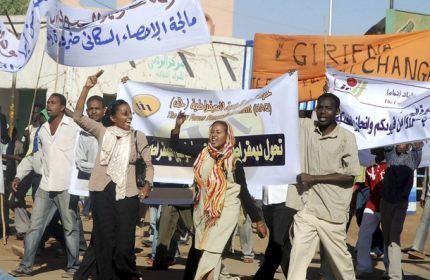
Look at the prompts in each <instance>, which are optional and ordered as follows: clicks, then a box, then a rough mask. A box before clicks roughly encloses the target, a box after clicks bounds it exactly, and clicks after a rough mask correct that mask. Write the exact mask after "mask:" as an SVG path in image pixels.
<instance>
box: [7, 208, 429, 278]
mask: <svg viewBox="0 0 430 280" xmlns="http://www.w3.org/2000/svg"><path fill="white" fill-rule="evenodd" d="M420 214H421V209H419V210H418V213H417V214H416V215H412V216H408V217H407V220H406V224H405V227H404V231H403V235H402V246H406V245H409V244H411V242H412V241H413V238H414V236H415V231H416V228H417V225H418V223H419V218H420ZM84 229H85V233H86V238H87V239H89V236H90V230H91V221H84ZM147 229H148V226H146V227H144V228H143V229H141V228H138V229H137V231H136V235H137V239H136V244H137V245H136V246H137V248H138V253H137V264H138V266H139V268H140V269H142V271H143V273H144V279H145V280H155V279H162V280H170V279H182V273H183V269H184V265H185V261H186V259H185V258H186V254H187V252H188V248H189V245H188V246H187V245H185V246H181V248H180V251H181V257H180V258H179V259H178V260H177V264H175V265H174V266H172V267H171V268H170V269H169V270H168V271H150V270H146V268H147V267H148V265H147V264H146V261H147V255H148V254H149V253H150V248H147V247H142V245H141V241H142V238H143V237H142V236H143V234H144V231H147ZM357 230H358V229H357V226H356V223H355V219H354V220H353V223H352V225H351V228H350V230H349V234H348V243H349V244H351V245H355V242H356V240H357ZM239 244H240V243H239V240H238V238H237V237H236V238H235V240H234V247H235V248H236V249H237V250H240V249H239V247H240V245H239ZM266 244H267V238H266V239H263V240H261V239H259V238H258V237H257V236H255V246H254V247H255V252H256V255H257V259H256V260H255V261H254V263H251V264H247V263H243V262H242V261H241V260H240V255H239V254H237V255H231V256H228V258H227V259H226V260H225V264H226V266H227V268H228V269H229V271H230V273H232V274H235V275H239V276H241V278H242V279H252V275H254V273H255V271H256V270H257V269H258V265H259V262H260V259H262V253H263V252H264V250H265V246H266ZM12 245H22V241H17V240H15V237H10V238H9V239H8V244H7V245H5V246H4V245H2V244H0V269H1V270H2V271H3V272H5V271H8V270H10V269H13V268H15V267H16V266H17V264H18V262H19V258H18V257H16V256H15V255H13V253H12V251H11V246H12ZM57 249H58V247H57V245H56V244H48V245H47V248H46V249H45V252H44V254H43V256H41V257H40V258H39V259H38V262H37V269H36V270H35V273H36V275H34V276H32V277H26V278H24V279H40V280H46V279H61V278H60V277H61V273H62V272H63V268H64V266H65V263H66V257H65V256H59V254H58V253H57V251H56V250H57ZM426 249H427V252H430V241H428V242H427V247H426ZM318 257H319V256H318V254H316V255H315V258H314V260H313V262H312V264H311V267H310V268H309V270H308V278H309V279H310V280H313V279H318V268H319V259H318ZM383 267H384V266H383V263H382V259H377V260H375V272H374V275H373V277H372V278H371V279H380V277H381V276H382V273H383V270H384V269H383ZM403 270H404V273H405V278H404V279H405V280H424V279H426V280H427V279H430V257H428V258H427V259H426V260H423V261H416V260H409V259H408V258H407V255H403ZM275 278H276V279H285V278H284V276H283V274H282V273H277V274H276V277H275ZM0 279H1V276H0Z"/></svg>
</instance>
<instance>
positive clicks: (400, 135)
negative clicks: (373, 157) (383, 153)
mask: <svg viewBox="0 0 430 280" xmlns="http://www.w3.org/2000/svg"><path fill="white" fill-rule="evenodd" d="M327 79H328V81H329V91H330V92H333V93H334V94H336V95H337V96H338V97H339V98H340V100H341V112H340V114H339V115H338V117H337V118H338V119H337V120H338V121H339V122H340V123H341V124H342V125H344V126H345V127H346V128H347V129H349V130H351V131H352V132H354V133H355V136H356V138H357V145H358V148H359V149H360V150H363V149H370V148H374V147H381V146H388V145H394V144H398V143H405V142H413V141H421V140H425V139H430V91H429V88H430V83H426V82H414V81H404V80H396V79H384V78H368V77H363V76H357V75H351V74H345V73H342V72H338V71H335V70H332V69H331V70H329V71H328V72H327Z"/></svg>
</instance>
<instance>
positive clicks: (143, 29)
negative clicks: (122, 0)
mask: <svg viewBox="0 0 430 280" xmlns="http://www.w3.org/2000/svg"><path fill="white" fill-rule="evenodd" d="M47 14H48V15H49V16H48V20H47V28H48V30H47V45H46V50H47V52H48V54H49V55H50V56H51V57H52V58H53V59H54V60H55V61H58V63H60V64H64V65H69V66H96V65H105V64H113V63H118V62H123V61H129V60H133V59H137V58H143V57H147V56H152V55H156V54H160V53H164V52H169V51H174V50H178V49H182V48H187V47H190V46H194V45H198V44H204V43H209V42H210V41H211V39H210V35H209V31H208V28H207V25H206V20H205V17H204V14H203V11H202V8H201V6H200V2H199V1H198V0H182V1H175V0H171V1H146V0H142V1H137V2H135V3H132V4H130V5H128V6H126V7H124V8H121V9H119V10H117V11H114V12H110V13H93V12H89V11H82V9H76V8H71V7H67V6H65V5H61V4H58V3H57V1H56V0H34V1H31V2H30V5H29V8H28V11H27V17H26V25H25V28H24V30H23V32H22V35H21V39H20V40H18V39H17V38H16V37H15V35H14V34H12V33H11V32H9V30H8V29H7V28H6V26H5V25H4V24H3V23H2V22H0V70H1V71H7V72H17V71H18V70H19V69H21V68H22V67H24V66H25V64H26V63H27V62H28V60H29V59H30V57H31V55H32V53H33V50H34V47H35V44H36V42H37V37H38V34H39V29H40V22H41V20H42V17H43V16H45V15H47Z"/></svg>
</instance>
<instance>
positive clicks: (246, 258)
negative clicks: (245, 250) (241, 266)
mask: <svg viewBox="0 0 430 280" xmlns="http://www.w3.org/2000/svg"><path fill="white" fill-rule="evenodd" d="M242 261H243V262H244V263H253V262H254V258H253V257H248V256H245V257H243V259H242Z"/></svg>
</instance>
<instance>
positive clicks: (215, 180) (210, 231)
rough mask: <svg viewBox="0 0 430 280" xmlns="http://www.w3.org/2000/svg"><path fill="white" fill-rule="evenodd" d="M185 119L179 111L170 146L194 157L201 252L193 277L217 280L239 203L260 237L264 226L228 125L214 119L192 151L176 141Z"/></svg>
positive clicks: (196, 238)
mask: <svg viewBox="0 0 430 280" xmlns="http://www.w3.org/2000/svg"><path fill="white" fill-rule="evenodd" d="M185 119H186V116H185V114H184V113H182V112H180V113H179V114H178V117H177V118H176V124H175V128H174V129H173V130H172V133H171V139H170V146H171V148H172V149H173V150H174V151H176V152H179V153H182V154H186V155H191V156H194V157H197V159H196V160H195V162H194V185H195V196H194V211H193V222H194V228H195V236H194V247H195V249H197V250H200V251H201V253H202V254H201V258H200V261H199V262H198V267H197V272H196V275H195V278H194V279H198V280H200V279H218V278H219V274H220V269H221V254H222V252H223V250H224V248H225V246H226V244H227V242H228V240H229V239H230V238H231V237H232V235H233V232H234V230H235V228H236V225H237V221H238V218H239V215H240V206H241V202H242V203H243V206H244V208H245V210H246V211H247V212H248V214H249V215H250V217H251V220H252V221H253V222H256V223H257V231H258V233H259V236H260V237H264V236H265V235H266V232H267V229H266V226H265V224H264V222H263V221H262V217H261V215H260V213H259V211H258V208H257V207H256V206H255V204H254V202H253V200H252V198H251V196H250V194H249V191H248V189H247V186H246V179H245V172H244V170H243V166H242V163H241V162H240V160H238V159H237V158H236V157H234V155H233V149H234V146H235V138H234V134H233V129H232V127H231V126H230V125H229V124H228V123H227V122H224V121H215V122H214V123H213V124H212V125H211V126H210V128H209V139H208V145H207V146H206V147H205V148H203V149H202V150H196V149H193V148H192V147H190V146H189V145H185V144H184V143H181V141H180V140H179V133H180V128H181V126H182V124H183V123H184V121H185ZM187 265H189V264H188V263H187Z"/></svg>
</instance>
